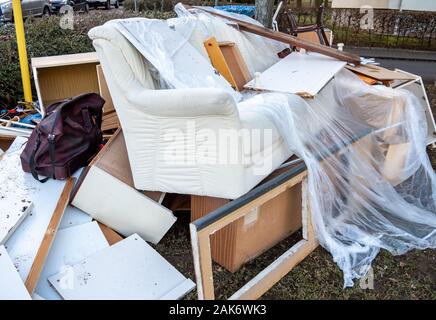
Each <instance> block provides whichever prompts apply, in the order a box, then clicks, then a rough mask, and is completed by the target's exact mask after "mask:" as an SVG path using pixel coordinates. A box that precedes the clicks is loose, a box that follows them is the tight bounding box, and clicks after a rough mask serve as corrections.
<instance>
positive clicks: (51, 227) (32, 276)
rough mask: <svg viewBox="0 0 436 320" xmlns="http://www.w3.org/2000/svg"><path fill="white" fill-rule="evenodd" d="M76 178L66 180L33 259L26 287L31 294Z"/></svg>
mask: <svg viewBox="0 0 436 320" xmlns="http://www.w3.org/2000/svg"><path fill="white" fill-rule="evenodd" d="M74 181H75V178H68V179H67V181H66V182H65V186H64V189H63V190H62V193H61V196H60V197H59V201H58V202H57V204H56V208H55V210H54V212H53V214H52V216H51V219H50V223H49V224H48V227H47V230H46V232H45V235H44V238H43V239H42V242H41V245H40V246H39V249H38V252H37V254H36V257H35V260H34V261H33V264H32V267H31V269H30V272H29V275H28V277H27V279H26V288H27V291H29V293H30V294H32V293H33V291H34V290H35V288H36V285H37V283H38V280H39V277H40V275H41V272H42V269H43V268H44V263H45V260H46V258H47V256H48V254H49V252H50V248H51V246H52V244H53V241H54V238H55V236H56V233H57V231H58V228H59V224H60V222H61V219H62V216H63V214H64V212H65V209H66V208H67V205H68V202H69V201H70V193H71V191H72V190H73V187H74Z"/></svg>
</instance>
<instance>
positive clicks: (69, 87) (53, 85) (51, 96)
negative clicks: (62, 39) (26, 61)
mask: <svg viewBox="0 0 436 320" xmlns="http://www.w3.org/2000/svg"><path fill="white" fill-rule="evenodd" d="M31 64H32V70H33V76H34V81H35V88H36V93H37V96H38V100H39V103H40V105H41V107H42V110H44V108H45V107H47V106H48V105H49V104H51V103H53V102H56V101H59V100H62V99H65V98H69V97H73V96H76V95H79V94H82V93H86V92H95V93H99V86H98V77H97V71H96V65H97V64H99V59H98V56H97V53H96V52H89V53H79V54H69V55H59V56H50V57H39V58H32V60H31Z"/></svg>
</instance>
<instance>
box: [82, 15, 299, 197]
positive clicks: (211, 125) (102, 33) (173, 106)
mask: <svg viewBox="0 0 436 320" xmlns="http://www.w3.org/2000/svg"><path fill="white" fill-rule="evenodd" d="M230 29H231V30H232V31H233V32H235V33H236V34H237V33H238V32H239V31H237V30H236V29H233V28H230ZM89 35H90V37H91V38H92V39H93V44H94V46H95V48H96V50H97V53H98V54H99V58H100V62H101V66H102V68H103V70H104V74H105V77H106V80H107V84H108V87H109V89H110V92H111V95H112V99H113V102H114V106H115V108H116V110H117V114H118V116H119V119H120V122H121V126H122V127H123V134H124V135H125V138H126V139H125V141H126V145H127V151H128V159H129V162H130V166H131V169H132V174H133V181H134V186H135V188H136V189H139V190H149V191H162V192H169V193H180V194H193V195H207V196H212V197H219V198H226V199H234V198H237V197H239V196H241V195H243V194H244V193H246V192H247V191H249V190H250V189H252V188H253V187H254V186H255V185H257V184H258V183H259V182H260V181H261V180H262V179H263V178H264V177H266V176H267V175H268V174H269V173H270V172H271V171H273V170H274V169H275V168H277V167H278V166H279V165H280V164H281V163H283V161H285V160H286V159H287V158H289V157H290V156H291V154H290V153H289V150H288V148H287V147H286V146H285V143H284V140H283V139H282V138H281V136H280V134H279V133H278V129H277V127H276V126H275V125H274V124H273V123H272V122H271V121H270V120H269V118H268V116H267V114H265V113H264V112H262V111H261V110H260V109H254V108H256V106H254V105H253V106H251V105H250V107H248V106H247V103H246V102H242V103H239V104H238V105H237V104H236V103H235V101H234V100H233V98H232V97H231V96H230V95H229V94H228V93H227V92H226V91H224V90H218V89H206V88H197V89H160V90H156V89H158V88H157V86H156V82H157V80H154V79H153V77H152V74H151V73H150V68H149V66H148V63H147V61H145V59H144V57H143V56H142V55H141V53H139V52H138V50H136V48H134V47H133V45H132V44H131V43H130V42H129V41H128V40H126V38H125V37H124V36H123V35H122V34H121V33H120V32H119V31H118V29H116V28H115V27H114V25H113V23H106V24H105V25H103V26H99V27H96V28H93V29H92V30H91V31H90V33H89ZM204 40H205V39H198V43H197V44H198V47H201V48H203V50H205V49H204V45H203V42H204ZM236 45H238V47H240V48H241V46H240V45H239V43H236ZM266 54H268V55H270V56H271V57H273V58H274V61H276V60H278V58H277V56H276V53H275V52H270V53H266ZM258 60H259V59H257V60H256V61H258ZM113 61H117V63H112V62H113ZM259 63H262V62H259ZM163 106H165V107H163ZM244 106H246V107H244ZM190 128H192V129H193V130H191V129H190ZM167 129H169V130H167ZM240 129H247V130H252V129H254V130H255V129H258V130H259V131H260V132H261V135H262V136H261V140H262V141H265V143H262V144H261V145H259V144H255V145H253V146H252V145H251V144H250V143H247V141H246V140H247V139H243V138H242V137H237V144H238V146H239V147H238V148H240V151H241V153H239V155H238V157H239V158H238V159H237V160H236V161H225V163H223V160H222V158H220V157H222V156H223V155H225V152H227V151H228V150H223V151H220V150H217V151H218V152H216V153H215V154H212V153H211V154H206V155H205V158H204V159H203V161H202V163H195V161H194V163H192V161H190V159H192V155H193V154H194V153H195V152H193V150H190V149H189V148H185V146H193V147H198V146H201V140H202V139H206V138H207V137H206V136H205V133H211V134H212V135H215V137H218V132H219V130H228V132H230V133H232V132H233V133H237V132H238V131H239V130H240ZM191 132H192V134H191ZM264 134H271V137H268V136H264ZM180 137H183V138H182V139H180ZM226 147H228V145H226ZM231 148H232V147H231ZM168 150H170V151H171V152H168ZM179 151H180V153H179ZM230 151H231V152H233V151H234V149H230ZM172 152H176V154H175V155H174V154H173V153H172ZM243 155H245V156H244V157H245V158H246V159H241V158H242V156H243ZM227 156H228V155H227ZM179 159H180V162H176V163H174V162H173V161H178V160H179ZM269 161H271V167H270V168H269V169H268V170H265V171H264V172H260V171H259V172H256V170H257V169H258V168H259V166H262V164H263V163H265V162H266V163H268V162H269Z"/></svg>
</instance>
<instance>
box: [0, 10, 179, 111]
mask: <svg viewBox="0 0 436 320" xmlns="http://www.w3.org/2000/svg"><path fill="white" fill-rule="evenodd" d="M135 16H142V17H148V18H157V19H167V18H169V17H172V16H175V14H174V13H173V12H159V11H154V12H150V11H147V12H139V13H134V12H131V11H125V12H123V11H121V10H110V11H106V10H92V11H91V12H90V13H89V14H76V15H75V17H74V29H73V30H69V29H62V28H61V27H60V25H59V19H60V18H59V17H58V16H51V17H44V18H36V19H33V20H30V19H29V20H27V21H26V22H25V26H24V28H25V32H26V44H27V54H28V57H29V66H30V58H32V57H44V56H53V55H61V54H72V53H81V52H89V51H94V48H93V46H92V43H91V41H90V39H89V38H88V35H87V33H88V31H89V30H90V29H91V28H93V27H95V26H98V25H101V24H103V23H105V22H106V21H109V20H112V19H119V18H128V17H135ZM31 82H32V92H33V95H34V99H35V100H36V91H35V88H34V87H33V86H34V82H33V75H32V80H31ZM22 97H23V89H22V83H21V73H20V67H19V61H18V51H17V42H16V38H15V29H14V25H13V24H6V25H2V26H0V104H1V103H6V104H8V105H10V106H14V105H15V104H16V103H17V102H18V101H20V100H21V99H22Z"/></svg>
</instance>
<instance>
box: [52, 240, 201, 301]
mask: <svg viewBox="0 0 436 320" xmlns="http://www.w3.org/2000/svg"><path fill="white" fill-rule="evenodd" d="M72 274H73V278H74V279H73V284H74V290H69V289H68V288H64V287H63V286H62V285H61V281H62V277H63V274H62V273H61V274H57V275H54V276H52V277H50V278H49V281H50V283H51V284H52V285H53V286H54V287H55V288H56V290H57V291H58V292H59V293H60V294H61V295H62V297H63V298H64V299H67V300H75V299H80V300H89V299H102V300H114V299H127V300H129V299H134V300H137V299H140V300H143V299H179V298H181V297H183V296H184V295H185V294H186V293H187V292H189V291H191V290H192V289H193V288H194V287H195V284H194V283H193V282H192V281H191V280H189V279H187V278H185V276H183V275H182V274H181V273H180V272H179V271H178V270H177V269H176V268H174V267H173V266H172V265H171V264H170V263H168V261H166V260H165V259H164V258H163V257H162V256H161V255H159V254H158V253H157V252H156V251H155V250H154V249H153V248H152V247H151V246H150V245H149V244H147V243H146V242H145V241H144V240H143V239H141V237H139V236H138V235H137V234H133V235H131V236H130V237H128V238H126V239H124V240H122V241H120V242H118V243H116V244H115V245H113V246H111V247H109V248H106V249H103V250H100V251H98V252H97V253H95V254H93V255H92V256H90V257H88V258H86V259H84V260H83V261H82V262H81V263H79V264H76V265H74V266H73V272H72ZM83 275H89V276H88V277H86V279H84V278H83Z"/></svg>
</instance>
